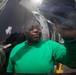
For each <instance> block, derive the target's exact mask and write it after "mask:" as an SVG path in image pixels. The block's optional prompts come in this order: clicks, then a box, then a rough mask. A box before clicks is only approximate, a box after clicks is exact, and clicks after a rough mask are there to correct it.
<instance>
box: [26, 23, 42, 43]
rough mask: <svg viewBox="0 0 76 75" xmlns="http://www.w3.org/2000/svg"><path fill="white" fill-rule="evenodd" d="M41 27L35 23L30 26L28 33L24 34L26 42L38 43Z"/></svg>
mask: <svg viewBox="0 0 76 75" xmlns="http://www.w3.org/2000/svg"><path fill="white" fill-rule="evenodd" d="M41 28H42V27H41V26H40V25H38V23H35V24H33V25H31V26H30V28H29V29H28V31H27V32H26V37H27V40H29V41H34V42H36V41H39V40H40V38H41V36H42V31H41Z"/></svg>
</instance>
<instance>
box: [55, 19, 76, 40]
mask: <svg viewBox="0 0 76 75" xmlns="http://www.w3.org/2000/svg"><path fill="white" fill-rule="evenodd" d="M54 22H55V24H57V25H56V29H57V31H58V32H59V33H60V34H61V36H62V37H63V38H66V39H76V29H73V30H68V29H62V28H61V23H59V22H58V21H57V20H54Z"/></svg>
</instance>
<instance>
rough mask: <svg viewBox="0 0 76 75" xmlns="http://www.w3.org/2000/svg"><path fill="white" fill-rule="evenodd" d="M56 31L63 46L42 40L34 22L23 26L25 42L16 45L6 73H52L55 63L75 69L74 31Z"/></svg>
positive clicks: (75, 33) (75, 46)
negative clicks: (61, 39) (60, 37)
mask: <svg viewBox="0 0 76 75" xmlns="http://www.w3.org/2000/svg"><path fill="white" fill-rule="evenodd" d="M56 24H57V30H58V31H59V33H60V34H61V35H62V37H63V38H64V41H65V42H64V46H63V45H61V44H59V43H57V42H55V41H53V40H42V39H41V35H42V31H41V28H42V27H41V26H40V23H39V22H38V21H36V20H31V21H29V22H28V23H26V25H25V27H24V28H25V35H26V39H27V40H26V41H24V42H23V43H20V44H18V45H16V46H15V47H14V48H13V49H12V51H11V53H10V57H9V63H8V67H7V72H8V73H29V74H41V73H45V74H46V73H47V74H48V73H54V64H55V61H57V62H59V63H62V64H64V65H67V66H68V67H70V68H76V30H71V31H70V30H63V29H61V28H60V24H59V23H58V22H57V23H56Z"/></svg>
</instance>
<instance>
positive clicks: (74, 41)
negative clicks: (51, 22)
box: [54, 20, 76, 68]
mask: <svg viewBox="0 0 76 75" xmlns="http://www.w3.org/2000/svg"><path fill="white" fill-rule="evenodd" d="M55 24H57V25H56V28H57V31H58V32H59V33H60V34H61V36H62V37H63V38H64V46H65V48H62V47H61V46H60V47H58V46H57V48H58V51H55V53H54V54H55V55H57V56H58V58H57V59H56V60H57V61H59V62H62V63H63V64H65V65H67V66H69V67H71V68H76V29H72V30H68V29H61V27H60V26H61V23H59V22H58V21H56V20H55ZM59 51H60V52H59ZM58 52H59V53H60V54H59V53H58ZM58 54H59V55H58ZM55 57H56V56H55Z"/></svg>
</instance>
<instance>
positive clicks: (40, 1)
mask: <svg viewBox="0 0 76 75" xmlns="http://www.w3.org/2000/svg"><path fill="white" fill-rule="evenodd" d="M31 2H33V3H34V4H41V3H42V0H31Z"/></svg>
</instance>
